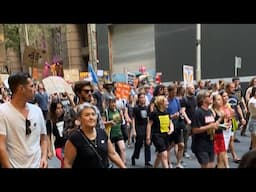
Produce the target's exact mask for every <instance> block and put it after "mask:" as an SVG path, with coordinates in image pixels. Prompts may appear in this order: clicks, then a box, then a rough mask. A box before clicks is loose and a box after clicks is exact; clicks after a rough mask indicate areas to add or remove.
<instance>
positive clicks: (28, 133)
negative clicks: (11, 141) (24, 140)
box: [26, 119, 31, 135]
mask: <svg viewBox="0 0 256 192" xmlns="http://www.w3.org/2000/svg"><path fill="white" fill-rule="evenodd" d="M30 126H31V122H30V120H28V119H26V135H30V134H31V129H30Z"/></svg>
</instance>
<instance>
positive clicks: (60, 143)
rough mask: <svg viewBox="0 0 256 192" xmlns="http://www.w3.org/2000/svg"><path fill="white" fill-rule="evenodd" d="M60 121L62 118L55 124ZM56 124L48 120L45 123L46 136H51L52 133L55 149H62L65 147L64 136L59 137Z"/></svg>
mask: <svg viewBox="0 0 256 192" xmlns="http://www.w3.org/2000/svg"><path fill="white" fill-rule="evenodd" d="M61 121H63V116H62V117H61V118H60V119H58V120H57V122H56V123H58V122H61ZM56 123H51V121H50V120H47V121H46V130H47V135H49V136H51V133H53V135H54V136H55V141H54V146H55V148H62V147H64V146H65V143H66V139H65V138H64V136H62V137H61V136H60V133H59V131H58V128H57V125H56ZM63 124H64V122H63ZM63 126H64V125H63ZM63 128H64V127H63Z"/></svg>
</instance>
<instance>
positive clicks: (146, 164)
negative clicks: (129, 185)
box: [145, 162, 153, 168]
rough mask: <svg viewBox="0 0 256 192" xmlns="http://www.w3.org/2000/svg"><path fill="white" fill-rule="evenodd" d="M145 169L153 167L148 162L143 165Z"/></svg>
mask: <svg viewBox="0 0 256 192" xmlns="http://www.w3.org/2000/svg"><path fill="white" fill-rule="evenodd" d="M145 168H153V165H152V164H150V163H149V162H147V163H145Z"/></svg>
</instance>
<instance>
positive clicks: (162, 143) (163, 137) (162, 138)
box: [152, 133, 169, 153]
mask: <svg viewBox="0 0 256 192" xmlns="http://www.w3.org/2000/svg"><path fill="white" fill-rule="evenodd" d="M152 142H153V144H154V146H155V148H156V152H159V153H161V152H163V151H166V150H167V148H168V146H169V141H168V135H167V133H155V134H152Z"/></svg>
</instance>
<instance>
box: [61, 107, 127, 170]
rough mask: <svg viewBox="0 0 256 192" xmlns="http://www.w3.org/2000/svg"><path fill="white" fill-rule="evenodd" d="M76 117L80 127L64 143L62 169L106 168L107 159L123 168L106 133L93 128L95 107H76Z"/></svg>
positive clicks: (107, 164)
mask: <svg viewBox="0 0 256 192" xmlns="http://www.w3.org/2000/svg"><path fill="white" fill-rule="evenodd" d="M77 115H78V120H79V121H80V123H81V126H80V128H79V129H77V130H75V131H74V132H72V133H71V135H70V137H69V138H68V140H67V142H66V145H65V151H64V168H107V167H108V166H109V162H108V158H109V159H110V160H111V161H112V162H113V163H115V164H116V165H117V166H118V167H120V168H125V165H124V163H123V161H122V159H121V158H120V156H119V155H118V154H117V153H116V151H115V149H114V147H113V145H112V143H111V141H110V139H109V138H108V136H107V134H106V132H105V131H104V130H103V129H100V128H96V127H95V126H96V122H97V115H96V109H95V106H93V105H91V104H89V103H83V104H81V105H79V106H78V108H77Z"/></svg>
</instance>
